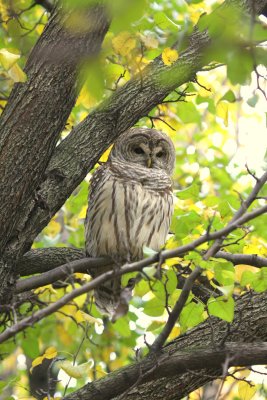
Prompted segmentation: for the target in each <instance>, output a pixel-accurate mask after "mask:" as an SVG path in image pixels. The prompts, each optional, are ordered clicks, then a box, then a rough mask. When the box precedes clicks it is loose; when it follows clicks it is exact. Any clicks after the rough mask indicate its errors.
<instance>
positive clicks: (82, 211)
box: [78, 206, 87, 219]
mask: <svg viewBox="0 0 267 400" xmlns="http://www.w3.org/2000/svg"><path fill="white" fill-rule="evenodd" d="M86 211H87V206H82V209H81V211H80V212H79V215H78V218H81V219H82V218H85V217H86Z"/></svg>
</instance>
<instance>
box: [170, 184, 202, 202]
mask: <svg viewBox="0 0 267 400" xmlns="http://www.w3.org/2000/svg"><path fill="white" fill-rule="evenodd" d="M199 192H200V185H198V184H197V183H193V185H191V186H188V187H187V188H186V189H183V190H177V191H176V192H175V194H176V196H177V197H178V199H181V200H187V199H192V200H198V198H199Z"/></svg>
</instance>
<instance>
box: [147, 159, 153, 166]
mask: <svg viewBox="0 0 267 400" xmlns="http://www.w3.org/2000/svg"><path fill="white" fill-rule="evenodd" d="M147 167H148V168H151V167H152V158H151V157H148V159H147Z"/></svg>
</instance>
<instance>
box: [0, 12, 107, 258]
mask: <svg viewBox="0 0 267 400" xmlns="http://www.w3.org/2000/svg"><path fill="white" fill-rule="evenodd" d="M87 14H88V15H87V22H88V26H89V29H88V31H86V32H83V33H79V32H76V33H75V32H73V31H72V30H71V28H65V27H64V24H66V23H67V22H66V20H67V19H68V14H67V15H64V17H62V16H61V15H60V12H59V11H57V12H55V13H54V14H53V15H52V17H51V19H50V21H49V23H48V24H47V26H46V28H45V30H44V32H43V34H42V35H41V37H40V39H39V40H38V42H37V44H36V45H35V47H34V49H33V51H32V52H31V54H30V56H29V59H28V61H27V64H26V67H25V72H26V74H27V80H26V82H25V83H18V84H16V85H15V86H14V89H13V90H12V93H11V95H10V98H9V101H8V104H7V106H6V108H5V110H4V112H3V114H2V116H1V120H0V132H1V136H0V176H1V180H0V193H1V199H0V200H1V201H0V220H1V236H0V250H2V251H3V248H4V246H5V244H6V243H7V241H8V240H9V238H10V236H11V234H12V235H17V234H18V233H19V231H20V228H21V227H20V226H17V220H18V217H19V216H21V210H22V207H23V205H24V204H25V201H27V200H29V195H30V194H31V195H32V194H33V193H34V192H35V190H36V188H37V186H38V185H39V183H40V181H41V179H42V176H43V173H44V170H45V168H46V166H47V164H48V161H49V160H50V157H51V154H52V152H53V151H54V148H55V146H56V143H57V140H58V137H59V134H60V133H61V131H62V130H63V128H64V126H65V124H66V120H67V118H68V116H69V114H70V111H71V109H72V107H73V106H74V103H75V100H76V97H77V92H78V91H77V67H78V66H79V64H80V63H81V61H82V60H84V59H85V58H87V57H89V56H93V55H95V54H96V53H97V52H98V51H99V48H100V45H101V43H102V40H103V37H104V35H105V33H106V31H107V29H108V22H107V17H106V15H105V10H104V8H103V7H101V6H98V7H95V8H92V9H90V10H89V12H88V13H87ZM55 111H56V112H55ZM10 183H11V184H10ZM36 200H37V202H38V201H39V205H41V204H40V202H41V199H40V198H39V199H36Z"/></svg>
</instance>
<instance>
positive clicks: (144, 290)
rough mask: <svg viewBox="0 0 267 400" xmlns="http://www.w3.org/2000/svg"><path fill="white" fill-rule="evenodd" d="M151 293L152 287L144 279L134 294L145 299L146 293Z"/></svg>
mask: <svg viewBox="0 0 267 400" xmlns="http://www.w3.org/2000/svg"><path fill="white" fill-rule="evenodd" d="M149 291H150V286H149V283H148V281H145V280H144V279H142V280H141V281H140V282H138V283H137V284H136V285H135V287H134V294H135V296H139V297H143V296H144V295H145V294H146V293H148V292H149Z"/></svg>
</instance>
